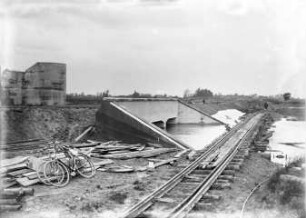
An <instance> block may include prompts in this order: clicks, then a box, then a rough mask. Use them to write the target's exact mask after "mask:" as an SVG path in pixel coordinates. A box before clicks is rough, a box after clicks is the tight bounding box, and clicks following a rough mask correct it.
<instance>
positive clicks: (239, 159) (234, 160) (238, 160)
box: [231, 158, 244, 163]
mask: <svg viewBox="0 0 306 218" xmlns="http://www.w3.org/2000/svg"><path fill="white" fill-rule="evenodd" d="M243 161H244V159H243V158H233V159H232V160H231V162H233V163H239V162H243Z"/></svg>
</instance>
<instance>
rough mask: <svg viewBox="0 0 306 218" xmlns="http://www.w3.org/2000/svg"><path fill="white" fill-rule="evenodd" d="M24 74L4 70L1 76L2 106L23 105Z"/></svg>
mask: <svg viewBox="0 0 306 218" xmlns="http://www.w3.org/2000/svg"><path fill="white" fill-rule="evenodd" d="M23 78H24V72H22V71H14V70H8V69H6V70H4V71H3V72H2V75H1V103H2V105H20V104H22V83H23Z"/></svg>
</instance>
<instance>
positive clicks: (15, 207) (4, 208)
mask: <svg viewBox="0 0 306 218" xmlns="http://www.w3.org/2000/svg"><path fill="white" fill-rule="evenodd" d="M20 208H21V205H19V204H18V205H0V211H14V210H20Z"/></svg>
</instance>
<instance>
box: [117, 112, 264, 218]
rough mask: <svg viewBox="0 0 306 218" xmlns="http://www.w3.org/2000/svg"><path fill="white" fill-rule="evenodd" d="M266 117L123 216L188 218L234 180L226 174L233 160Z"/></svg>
mask: <svg viewBox="0 0 306 218" xmlns="http://www.w3.org/2000/svg"><path fill="white" fill-rule="evenodd" d="M262 116H263V114H255V115H254V116H252V117H249V118H248V119H246V120H245V121H244V122H241V123H239V124H238V125H237V126H235V127H234V128H233V129H231V130H230V131H229V132H228V134H226V135H225V136H223V137H222V138H220V139H218V140H217V141H216V142H215V143H213V144H212V145H210V146H209V147H207V149H206V150H205V151H204V152H203V153H202V154H201V155H200V156H199V157H198V158H197V159H196V160H194V161H193V162H192V163H191V164H189V165H188V166H187V167H185V168H184V169H183V170H181V171H180V172H179V173H178V174H176V175H175V176H174V177H172V178H171V179H170V180H168V181H167V182H166V183H165V184H164V185H162V186H161V187H159V188H158V189H157V190H155V191H154V192H153V193H151V194H150V195H149V196H147V197H146V198H145V199H143V200H141V201H140V202H139V203H137V204H136V205H134V206H133V207H131V208H130V209H129V210H127V211H126V212H125V213H124V214H123V216H122V217H125V218H134V217H168V218H170V217H171V218H174V217H175V218H181V217H185V216H186V215H187V214H188V213H189V212H190V211H191V210H192V209H193V208H194V206H195V205H196V204H197V203H198V202H199V201H200V200H201V198H202V197H203V196H204V195H205V194H206V193H207V191H208V190H209V189H210V188H212V187H218V186H221V187H222V186H223V185H224V184H226V183H224V182H226V178H227V179H228V178H230V177H229V176H228V175H227V173H225V172H226V171H227V172H229V171H233V170H231V169H232V168H234V167H230V166H234V165H231V162H232V161H234V159H233V158H234V157H235V156H236V155H237V153H238V152H239V150H240V149H241V147H242V145H243V144H244V142H245V141H246V139H248V138H249V137H250V136H251V135H252V134H253V132H254V129H255V128H256V126H257V124H258V123H259V121H260V120H261V118H262ZM240 157H241V156H240ZM237 160H238V161H239V160H240V159H237ZM237 160H236V161H237Z"/></svg>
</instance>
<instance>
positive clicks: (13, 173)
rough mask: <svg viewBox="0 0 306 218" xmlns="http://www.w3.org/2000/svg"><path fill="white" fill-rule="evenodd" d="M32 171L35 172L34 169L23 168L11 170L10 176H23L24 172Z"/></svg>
mask: <svg viewBox="0 0 306 218" xmlns="http://www.w3.org/2000/svg"><path fill="white" fill-rule="evenodd" d="M30 172H34V171H33V170H32V169H21V170H16V171H12V172H9V173H8V175H9V176H21V175H22V174H24V173H30Z"/></svg>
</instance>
